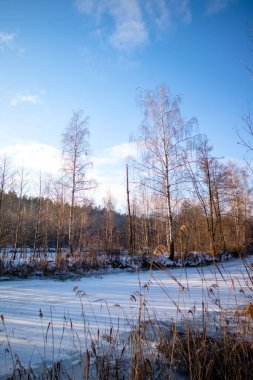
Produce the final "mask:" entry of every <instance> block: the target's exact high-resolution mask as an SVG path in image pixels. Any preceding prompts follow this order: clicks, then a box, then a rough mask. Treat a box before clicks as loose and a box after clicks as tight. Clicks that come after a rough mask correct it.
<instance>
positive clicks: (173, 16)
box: [76, 0, 191, 52]
mask: <svg viewBox="0 0 253 380" xmlns="http://www.w3.org/2000/svg"><path fill="white" fill-rule="evenodd" d="M76 6H77V8H78V10H79V11H80V12H82V13H84V14H86V15H88V16H91V17H92V16H93V17H95V19H96V28H97V26H98V25H99V24H101V23H102V21H103V15H109V16H110V17H111V19H112V21H113V29H111V28H109V27H108V25H105V28H103V31H104V34H107V37H106V38H107V41H108V42H109V43H110V44H111V45H112V46H113V47H114V48H116V49H117V50H119V51H123V52H129V51H132V50H134V49H136V48H139V47H141V46H143V45H145V44H147V43H148V42H149V40H150V31H151V28H152V27H155V29H156V30H158V31H161V30H165V29H167V28H168V27H171V26H172V25H174V24H177V23H181V22H183V23H189V22H191V11H190V7H189V0H156V1H154V0H146V1H145V2H143V0H77V1H76ZM96 30H97V29H96ZM99 30H100V29H99Z"/></svg>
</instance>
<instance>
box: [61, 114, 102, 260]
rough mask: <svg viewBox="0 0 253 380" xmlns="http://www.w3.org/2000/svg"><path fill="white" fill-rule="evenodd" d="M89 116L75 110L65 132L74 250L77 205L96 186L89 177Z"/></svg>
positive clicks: (63, 161) (70, 239) (66, 171)
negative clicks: (87, 191)
mask: <svg viewBox="0 0 253 380" xmlns="http://www.w3.org/2000/svg"><path fill="white" fill-rule="evenodd" d="M87 126H88V118H87V117H84V116H83V111H78V112H74V113H73V116H72V118H71V120H70V122H69V125H68V126H67V128H66V130H65V132H64V134H63V139H62V143H63V151H62V163H63V166H62V169H63V173H64V179H65V184H66V187H67V189H68V192H69V204H70V212H69V232H68V235H69V248H70V253H71V255H72V254H73V250H74V221H75V206H76V205H77V204H78V203H79V202H80V201H81V200H83V199H84V194H85V191H86V190H88V189H91V188H93V187H94V186H95V182H94V181H93V180H91V179H88V177H87V170H88V169H89V168H90V166H91V161H90V159H89V153H90V145H89V129H88V127H87Z"/></svg>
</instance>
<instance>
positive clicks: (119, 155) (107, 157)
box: [93, 143, 138, 166]
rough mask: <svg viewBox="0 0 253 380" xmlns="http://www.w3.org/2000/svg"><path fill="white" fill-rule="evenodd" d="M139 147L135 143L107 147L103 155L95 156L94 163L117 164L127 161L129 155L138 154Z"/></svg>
mask: <svg viewBox="0 0 253 380" xmlns="http://www.w3.org/2000/svg"><path fill="white" fill-rule="evenodd" d="M137 153H138V152H137V147H136V144H134V143H123V144H118V145H114V146H112V147H110V148H107V149H105V150H104V152H102V155H101V154H100V155H99V156H95V157H93V162H94V165H98V166H103V165H116V164H122V162H125V160H126V159H127V157H129V156H136V155H137Z"/></svg>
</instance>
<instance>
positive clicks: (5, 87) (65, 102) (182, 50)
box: [0, 0, 253, 207]
mask: <svg viewBox="0 0 253 380" xmlns="http://www.w3.org/2000/svg"><path fill="white" fill-rule="evenodd" d="M252 28H253V1H250V0H54V1H52V0H0V132H1V140H0V153H3V152H6V153H7V154H8V155H9V156H11V157H12V159H13V161H14V162H15V160H16V162H19V164H20V162H21V161H22V162H23V163H24V164H25V165H26V166H27V167H31V168H32V169H38V168H41V169H42V170H44V171H50V170H55V171H56V169H57V165H58V157H59V155H60V150H61V134H62V132H63V130H64V128H65V127H66V125H67V123H68V121H69V119H70V118H71V115H72V112H73V111H74V110H78V109H80V108H81V109H84V111H85V113H86V114H87V115H89V117H90V122H89V128H90V132H91V137H90V143H91V148H92V151H93V161H94V169H93V175H94V176H95V177H96V178H97V179H98V182H99V183H100V187H99V189H98V191H97V195H96V197H97V199H100V200H101V199H102V197H103V195H105V194H106V192H107V191H108V190H109V188H110V189H111V192H112V193H113V195H114V196H115V198H119V200H118V206H119V207H120V203H121V202H122V200H121V199H120V196H119V194H122V193H124V158H125V157H126V156H127V154H128V151H129V149H130V148H131V147H130V148H129V147H128V145H127V143H128V140H129V136H130V134H131V133H136V131H137V129H138V125H139V124H140V122H141V119H142V115H141V112H140V110H139V109H138V107H137V105H136V91H137V89H138V88H139V87H142V88H147V89H153V88H155V87H156V86H157V85H159V84H160V83H166V84H167V85H168V86H169V87H170V89H171V91H172V92H173V93H174V94H181V95H182V98H183V102H182V113H183V115H185V117H186V118H190V117H192V116H195V117H197V118H198V121H199V128H200V131H201V132H203V133H206V134H207V136H208V138H209V139H210V142H211V144H213V145H214V153H215V154H216V155H217V156H225V157H230V158H234V159H242V157H243V154H244V152H243V150H242V149H241V148H240V147H239V146H238V144H237V137H236V133H235V129H236V128H237V127H240V125H241V116H242V115H243V114H245V113H246V112H247V110H248V109H249V108H252V90H253V83H252V77H251V75H250V73H249V72H248V71H247V70H246V69H245V66H246V65H248V66H251V67H253V52H250V48H251V49H253V45H250V38H249V30H250V29H252Z"/></svg>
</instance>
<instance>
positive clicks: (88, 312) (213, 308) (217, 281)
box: [0, 258, 253, 376]
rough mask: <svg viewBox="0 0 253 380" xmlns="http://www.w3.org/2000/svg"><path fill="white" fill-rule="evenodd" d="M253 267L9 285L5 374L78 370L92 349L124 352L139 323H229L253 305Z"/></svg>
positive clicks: (0, 346)
mask: <svg viewBox="0 0 253 380" xmlns="http://www.w3.org/2000/svg"><path fill="white" fill-rule="evenodd" d="M252 262H253V260H252V258H249V259H248V260H247V261H246V262H243V261H242V260H239V259H231V260H229V261H224V262H220V263H217V264H215V265H209V266H204V267H203V266H197V267H178V268H174V269H173V270H171V269H170V268H167V269H165V270H160V271H156V270H155V271H138V272H118V273H111V274H107V275H106V276H101V275H99V276H90V277H87V276H86V277H82V278H79V279H75V280H70V279H69V280H67V281H64V282H61V281H56V280H52V279H35V278H33V279H29V280H22V279H19V280H13V281H2V282H0V291H1V299H0V314H1V315H3V318H4V324H3V320H2V321H0V322H1V326H0V362H1V363H4V365H2V366H1V367H0V373H1V375H2V376H5V374H6V373H11V371H12V370H13V365H15V363H16V359H17V358H18V360H20V362H21V363H22V365H23V366H24V367H26V368H27V367H29V366H32V367H33V368H37V367H39V366H40V365H41V363H42V362H43V361H44V362H45V363H46V366H47V367H48V368H50V366H52V364H53V363H54V362H61V360H69V361H70V362H71V363H72V364H73V363H75V361H76V360H77V359H76V358H77V357H79V358H80V357H81V356H80V355H82V357H85V356H86V352H87V350H88V352H89V353H90V355H92V346H91V343H92V342H94V344H95V346H94V347H98V346H100V347H101V342H103V344H104V347H107V348H108V342H114V347H116V346H117V344H118V343H119V342H121V343H120V344H121V345H119V346H117V347H118V348H119V349H120V348H121V349H122V348H123V346H124V339H123V341H122V337H124V336H125V337H126V339H127V336H129V331H135V327H136V325H138V321H141V322H143V321H146V320H155V321H164V323H166V324H167V323H169V324H171V323H175V322H176V323H179V322H180V321H181V320H182V319H189V317H190V318H194V320H197V319H199V318H201V316H202V314H203V310H204V311H205V313H206V312H208V313H209V314H210V315H212V316H216V320H219V319H220V315H221V313H222V321H226V319H228V317H230V316H231V315H235V314H234V313H235V310H238V308H239V307H243V306H246V305H248V304H249V302H250V301H251V299H252V296H253V290H252V282H251V281H252V269H251V264H252ZM73 288H75V292H73ZM240 310H241V309H240ZM243 318H244V317H243V316H242V318H241V317H240V319H241V320H243ZM98 331H99V336H98ZM109 347H111V346H109ZM15 355H17V356H15ZM78 355H79V356H78ZM72 359H73V360H72ZM93 359H94V356H93ZM93 359H92V357H91V359H90V360H93ZM78 360H79V359H78ZM76 364H77V363H76ZM73 366H74V364H73Z"/></svg>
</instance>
